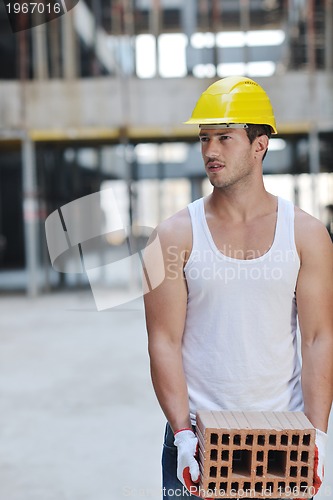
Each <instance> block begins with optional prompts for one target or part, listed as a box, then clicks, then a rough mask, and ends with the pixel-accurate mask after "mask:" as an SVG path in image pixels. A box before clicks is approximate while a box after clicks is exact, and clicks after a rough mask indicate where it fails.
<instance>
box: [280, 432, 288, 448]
mask: <svg viewBox="0 0 333 500" xmlns="http://www.w3.org/2000/svg"><path fill="white" fill-rule="evenodd" d="M281 444H283V445H284V446H287V444H288V435H287V434H282V435H281Z"/></svg>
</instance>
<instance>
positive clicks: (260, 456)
mask: <svg viewBox="0 0 333 500" xmlns="http://www.w3.org/2000/svg"><path fill="white" fill-rule="evenodd" d="M257 460H258V462H263V461H264V452H263V451H258V452H257Z"/></svg>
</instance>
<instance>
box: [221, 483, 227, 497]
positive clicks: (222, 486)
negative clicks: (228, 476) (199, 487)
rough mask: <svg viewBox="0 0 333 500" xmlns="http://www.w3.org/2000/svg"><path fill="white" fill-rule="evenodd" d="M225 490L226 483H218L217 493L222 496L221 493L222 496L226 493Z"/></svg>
mask: <svg viewBox="0 0 333 500" xmlns="http://www.w3.org/2000/svg"><path fill="white" fill-rule="evenodd" d="M227 488H228V483H220V490H219V493H220V494H221V495H223V492H224V494H225V493H226V491H227Z"/></svg>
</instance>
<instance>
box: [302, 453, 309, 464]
mask: <svg viewBox="0 0 333 500" xmlns="http://www.w3.org/2000/svg"><path fill="white" fill-rule="evenodd" d="M308 460H309V453H308V452H307V451H302V453H301V461H302V462H305V463H307V461H308Z"/></svg>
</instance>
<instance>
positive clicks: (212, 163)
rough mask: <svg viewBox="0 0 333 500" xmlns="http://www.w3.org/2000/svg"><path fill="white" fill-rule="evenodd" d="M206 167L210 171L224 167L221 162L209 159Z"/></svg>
mask: <svg viewBox="0 0 333 500" xmlns="http://www.w3.org/2000/svg"><path fill="white" fill-rule="evenodd" d="M206 167H207V168H208V170H210V171H211V172H217V171H219V170H222V169H223V168H224V164H223V163H219V162H217V161H209V162H208V163H207V165H206Z"/></svg>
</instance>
